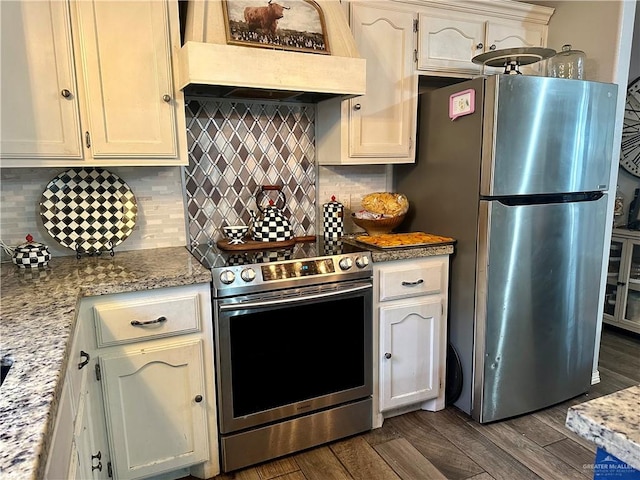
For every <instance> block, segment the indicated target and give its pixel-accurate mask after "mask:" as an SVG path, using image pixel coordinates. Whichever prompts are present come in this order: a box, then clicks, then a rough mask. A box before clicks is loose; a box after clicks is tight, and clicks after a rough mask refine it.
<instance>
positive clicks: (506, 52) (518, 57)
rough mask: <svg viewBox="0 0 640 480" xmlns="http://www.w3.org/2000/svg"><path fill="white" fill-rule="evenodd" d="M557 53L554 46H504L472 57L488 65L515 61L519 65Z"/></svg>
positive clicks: (506, 63)
mask: <svg viewBox="0 0 640 480" xmlns="http://www.w3.org/2000/svg"><path fill="white" fill-rule="evenodd" d="M555 54H556V51H555V50H554V49H552V48H542V47H520V48H503V49H502V50H492V51H490V52H486V53H481V54H480V55H476V56H475V57H473V58H472V59H471V61H472V62H473V63H477V64H480V65H486V66H488V67H504V66H506V65H509V64H510V63H515V64H517V65H530V64H532V63H536V62H539V61H541V60H546V59H547V58H551V57H553V56H554V55H555Z"/></svg>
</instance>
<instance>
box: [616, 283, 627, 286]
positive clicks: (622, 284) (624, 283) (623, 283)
mask: <svg viewBox="0 0 640 480" xmlns="http://www.w3.org/2000/svg"><path fill="white" fill-rule="evenodd" d="M616 283H617V284H618V285H623V286H624V285H626V283H624V282H616Z"/></svg>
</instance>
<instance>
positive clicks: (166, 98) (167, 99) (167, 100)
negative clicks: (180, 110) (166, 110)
mask: <svg viewBox="0 0 640 480" xmlns="http://www.w3.org/2000/svg"><path fill="white" fill-rule="evenodd" d="M162 100H164V101H165V102H167V103H169V102H170V101H171V95H167V94H166V93H165V94H164V95H163V96H162Z"/></svg>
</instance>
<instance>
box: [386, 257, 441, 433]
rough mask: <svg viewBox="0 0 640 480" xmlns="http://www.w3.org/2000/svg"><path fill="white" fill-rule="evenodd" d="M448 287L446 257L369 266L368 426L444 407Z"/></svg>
mask: <svg viewBox="0 0 640 480" xmlns="http://www.w3.org/2000/svg"><path fill="white" fill-rule="evenodd" d="M448 282H449V256H448V255H438V256H434V257H425V258H419V259H406V260H397V261H390V262H381V263H376V264H374V286H375V289H376V293H375V300H374V315H375V321H374V325H376V327H377V329H376V332H377V342H376V343H375V345H374V351H376V352H377V361H375V362H374V368H377V375H374V378H377V382H374V383H375V387H374V416H375V418H374V422H373V423H374V427H379V426H381V425H382V422H383V420H384V418H385V417H390V416H394V415H399V414H401V413H406V412H408V411H411V410H417V409H424V410H432V411H436V410H440V409H442V408H444V406H445V404H444V395H445V373H446V342H447V339H446V336H447V298H448ZM375 336H376V335H374V337H375Z"/></svg>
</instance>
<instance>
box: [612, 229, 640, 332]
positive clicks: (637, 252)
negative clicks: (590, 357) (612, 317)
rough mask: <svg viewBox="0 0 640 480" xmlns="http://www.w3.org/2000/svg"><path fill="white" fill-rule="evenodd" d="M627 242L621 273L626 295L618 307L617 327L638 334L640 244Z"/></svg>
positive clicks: (639, 327)
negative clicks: (618, 322)
mask: <svg viewBox="0 0 640 480" xmlns="http://www.w3.org/2000/svg"><path fill="white" fill-rule="evenodd" d="M627 242H628V243H627V245H628V247H627V251H628V255H627V256H626V257H625V260H626V264H625V265H624V266H623V269H622V272H621V273H622V274H623V275H626V278H627V282H623V283H626V286H627V295H626V299H625V301H624V303H623V304H622V305H621V306H620V311H619V312H618V313H619V316H618V319H619V321H620V322H621V324H620V325H619V326H621V327H624V328H626V329H628V330H631V331H633V332H636V333H640V242H636V241H632V240H628V241H627ZM612 243H613V242H612ZM625 268H628V270H626V269H625ZM627 272H628V273H627ZM623 298H624V297H623Z"/></svg>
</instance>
